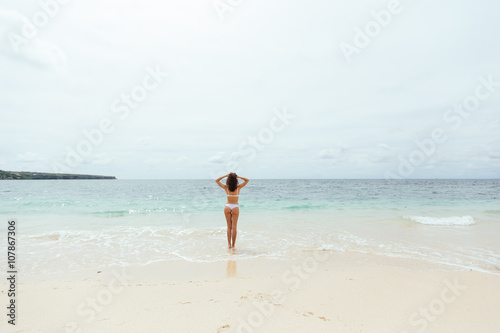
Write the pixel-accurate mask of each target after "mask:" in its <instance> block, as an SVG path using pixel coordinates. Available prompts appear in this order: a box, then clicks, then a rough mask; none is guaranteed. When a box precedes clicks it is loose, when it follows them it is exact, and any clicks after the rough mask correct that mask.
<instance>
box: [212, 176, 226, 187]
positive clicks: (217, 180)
mask: <svg viewBox="0 0 500 333" xmlns="http://www.w3.org/2000/svg"><path fill="white" fill-rule="evenodd" d="M227 176H229V174H227V175H224V176H222V177H219V178H217V179H216V180H215V182H216V183H217V185H219V186H220V187H222V188H226V185H224V184H222V183H221V182H220V181H221V179H222V178H226V177H227Z"/></svg>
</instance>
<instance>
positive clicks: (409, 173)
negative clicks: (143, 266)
mask: <svg viewBox="0 0 500 333" xmlns="http://www.w3.org/2000/svg"><path fill="white" fill-rule="evenodd" d="M60 1H61V2H67V3H66V4H59V3H58V2H56V0H42V1H41V2H39V1H38V0H36V1H31V0H29V1H28V0H25V1H22V3H21V2H19V1H16V2H13V1H6V0H1V1H0V72H1V79H0V110H1V122H0V140H1V142H2V144H1V145H0V169H3V170H16V171H21V170H26V171H46V172H53V171H65V172H71V173H88V174H105V175H114V176H117V177H118V178H122V179H137V178H152V179H159V178H213V177H215V176H217V175H222V174H225V173H227V172H228V171H233V170H235V171H237V172H239V173H240V174H241V175H243V176H247V177H249V178H386V177H390V178H398V177H399V178H499V177H500V122H499V118H500V39H499V38H498V35H499V34H500V20H498V13H500V3H499V2H498V1H494V0H491V1H487V0H479V1H456V0H443V1H438V2H436V1H431V0H419V1H410V0H402V1H401V2H399V3H398V2H397V1H364V0H359V1H353V0H328V1H327V0H318V1H313V2H307V1H298V0H286V1H285V0H274V1H264V0H239V1H236V0H221V1H212V0H189V1H185V0H182V1H181V0H168V1H159V0H157V1H151V0H120V1H118V0H99V1H97V0H85V1H83V0H82V1H77V0H72V1H71V0H65V1H62V0H60ZM40 3H47V5H46V6H45V11H44V9H43V8H42V6H41V4H40ZM54 4H57V5H54ZM374 13H378V14H376V15H375V14H374ZM376 17H377V18H378V23H377V21H376ZM360 31H364V32H361V33H360ZM367 32H368V34H367ZM167 73H168V75H167ZM463 104H465V106H461V105H463ZM454 105H457V106H456V108H455V109H453V108H454ZM460 108H461V109H462V111H459V110H460ZM467 110H469V111H467ZM85 131H86V133H87V135H86V134H85Z"/></svg>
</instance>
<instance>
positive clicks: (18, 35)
mask: <svg viewBox="0 0 500 333" xmlns="http://www.w3.org/2000/svg"><path fill="white" fill-rule="evenodd" d="M26 25H31V23H30V21H29V20H28V18H27V17H25V16H23V15H22V14H21V13H19V12H17V11H13V10H6V9H2V8H0V36H1V37H2V38H1V39H0V54H3V55H5V56H8V57H10V58H13V59H17V60H24V61H28V62H31V63H34V64H38V65H42V66H47V67H54V68H65V67H66V65H67V58H66V54H65V53H64V52H63V51H62V50H61V48H60V47H58V46H57V45H56V44H54V43H52V42H50V41H48V40H46V39H42V38H40V37H39V36H38V35H39V33H37V34H36V35H35V36H34V37H32V36H25V35H24V34H23V27H24V26H26ZM27 37H29V38H27Z"/></svg>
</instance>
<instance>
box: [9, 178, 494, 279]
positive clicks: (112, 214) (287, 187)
mask: <svg viewBox="0 0 500 333" xmlns="http://www.w3.org/2000/svg"><path fill="white" fill-rule="evenodd" d="M225 201H226V198H225V194H224V192H223V191H222V189H220V188H219V187H218V186H217V185H216V184H215V182H214V181H213V180H106V181H101V180H88V181H87V180H75V181H72V180H65V181H1V182H0V219H1V221H2V222H1V223H2V224H3V225H4V226H5V227H4V228H2V229H3V231H2V232H1V233H0V242H1V247H2V248H3V249H5V247H6V244H7V241H6V234H7V221H8V220H9V219H13V218H14V219H16V221H17V231H18V234H19V242H18V245H19V251H18V260H19V265H20V271H21V272H23V273H24V274H26V275H32V276H35V275H39V274H47V275H58V274H64V273H67V272H78V271H79V270H85V269H89V268H96V267H99V268H103V267H106V266H111V265H137V264H139V265H144V264H148V263H151V262H159V261H172V260H187V261H199V262H213V261H221V260H227V259H228V256H229V255H230V254H228V251H227V244H226V243H227V241H226V230H225V228H226V222H225V219H224V216H223V213H222V210H223V206H224V204H225ZM240 214H241V215H240V220H239V222H238V230H239V235H238V240H237V244H236V245H237V246H236V252H235V254H234V255H235V256H236V258H238V259H241V260H245V259H251V258H257V257H259V258H268V259H270V260H288V259H289V258H290V257H291V256H295V255H298V254H300V253H303V252H304V251H311V250H331V251H337V252H361V253H373V254H379V255H385V256H393V257H403V258H414V259H419V260H424V261H429V262H438V263H444V264H447V265H448V266H449V267H450V269H473V270H479V271H484V272H488V273H491V274H500V242H499V238H500V180H251V182H250V183H249V185H248V186H247V187H245V188H244V189H243V190H242V191H241V195H240ZM0 230H1V229H0ZM4 252H5V251H4ZM234 255H233V257H234ZM68 258H71V260H68ZM2 260H3V261H2ZM4 261H5V258H2V259H1V260H0V264H1V265H4Z"/></svg>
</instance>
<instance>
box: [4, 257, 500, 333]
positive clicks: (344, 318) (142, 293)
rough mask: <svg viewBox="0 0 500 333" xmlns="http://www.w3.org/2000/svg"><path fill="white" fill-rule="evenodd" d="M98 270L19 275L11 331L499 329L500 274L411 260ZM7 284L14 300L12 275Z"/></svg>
mask: <svg viewBox="0 0 500 333" xmlns="http://www.w3.org/2000/svg"><path fill="white" fill-rule="evenodd" d="M98 270H99V269H96V270H95V271H94V272H91V271H88V272H86V273H85V274H84V275H81V276H80V277H74V278H71V279H53V280H43V281H38V282H37V281H26V280H23V277H22V274H20V277H19V283H18V286H17V288H18V290H19V295H18V300H19V302H18V303H19V305H18V310H19V312H18V323H17V325H16V326H15V330H14V329H13V327H12V326H11V325H8V326H6V325H7V324H6V321H5V320H4V321H3V322H2V323H1V324H0V327H3V326H6V327H5V328H6V330H4V329H3V328H2V331H5V332H14V331H16V332H18V331H21V332H137V331H148V332H158V331H168V332H218V333H224V332H254V331H255V332H277V331H288V332H306V331H314V332H331V331H335V332H353V331H356V332H358V331H361V332H374V331H384V332H401V333H402V332H418V331H420V330H423V329H424V328H425V331H426V332H443V331H453V332H470V331H481V332H494V331H495V330H496V329H497V328H498V327H500V318H498V316H496V315H494V313H496V309H498V308H499V306H500V297H499V296H500V276H497V275H492V274H487V273H481V272H477V271H466V270H450V269H449V267H448V266H444V265H439V264H431V263H427V262H422V261H419V260H412V259H402V258H389V257H382V256H378V255H371V254H358V253H338V252H333V251H311V252H307V253H302V255H300V256H297V257H294V258H290V260H288V261H285V260H270V259H248V260H238V259H237V258H235V260H228V261H226V262H214V263H192V262H186V261H178V262H174V261H172V262H158V263H151V264H148V265H146V266H130V267H125V268H121V267H110V268H106V269H102V271H101V273H97V271H98ZM1 287H2V294H1V295H2V299H4V300H5V299H6V296H5V293H4V291H5V287H6V283H5V282H2V284H1ZM48 304H50V306H47V305H48ZM422 309H423V310H422ZM425 309H427V310H425ZM54 313H56V314H57V315H56V316H53V315H52V314H54Z"/></svg>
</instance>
